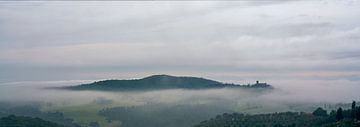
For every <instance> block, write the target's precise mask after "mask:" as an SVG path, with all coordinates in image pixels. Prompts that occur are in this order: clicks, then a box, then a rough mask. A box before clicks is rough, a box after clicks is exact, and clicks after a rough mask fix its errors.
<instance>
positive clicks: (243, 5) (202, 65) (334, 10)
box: [0, 1, 360, 81]
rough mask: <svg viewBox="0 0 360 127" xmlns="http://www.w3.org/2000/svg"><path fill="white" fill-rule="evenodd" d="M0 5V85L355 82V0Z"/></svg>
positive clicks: (358, 36) (358, 30) (359, 30)
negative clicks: (157, 77)
mask: <svg viewBox="0 0 360 127" xmlns="http://www.w3.org/2000/svg"><path fill="white" fill-rule="evenodd" d="M349 2H351V4H349ZM1 3H4V4H1V6H0V65H1V66H0V69H1V70H5V71H1V72H0V79H1V80H3V81H17V80H57V79H58V80H62V79H103V78H124V77H131V76H135V77H141V76H144V75H148V74H154V73H155V74H157V73H170V74H179V75H195V76H196V75H200V76H204V77H211V78H215V79H220V80H221V79H223V80H226V81H234V80H253V79H263V80H269V81H272V80H273V81H275V80H278V79H284V78H286V79H288V78H293V79H297V78H300V79H304V80H305V79H312V80H315V79H323V80H336V79H341V80H342V79H346V80H351V81H356V80H354V79H357V78H358V77H359V73H358V72H359V70H360V66H359V65H360V64H359V62H360V59H359V57H358V56H359V55H358V54H359V53H358V51H359V50H360V49H359V47H360V43H358V42H359V40H360V24H359V22H360V18H359V17H358V16H357V15H358V14H357V13H356V12H359V11H360V9H359V7H360V4H359V2H356V1H342V2H340V1H286V2H283V1H280V2H279V1H269V2H247V1H240V2H238V1H225V2H223V1H206V2H196V1H192V2H185V1H177V2H169V1H162V2H113V1H107V2H81V1H78V2H59V1H58V2H47V1H42V2H5V1H3V2H1Z"/></svg>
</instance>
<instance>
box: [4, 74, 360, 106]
mask: <svg viewBox="0 0 360 127" xmlns="http://www.w3.org/2000/svg"><path fill="white" fill-rule="evenodd" d="M90 82H92V81H81V80H73V81H43V82H13V83H2V84H1V85H0V101H1V102H19V103H20V102H44V103H53V104H55V105H54V106H74V105H82V104H90V103H93V102H94V101H96V100H99V99H100V100H112V103H116V104H117V105H141V104H146V103H167V104H171V103H173V104H207V103H210V104H216V103H217V104H219V105H222V104H223V105H226V104H224V103H222V102H226V103H228V104H231V105H235V106H234V107H241V106H239V105H249V104H254V105H255V106H256V105H257V106H265V107H266V105H269V106H272V105H274V104H276V105H280V106H279V109H281V108H280V107H283V106H286V105H289V104H321V103H348V102H350V101H352V100H357V99H359V98H358V97H360V93H359V92H358V90H359V89H360V86H359V85H357V84H356V83H349V82H345V81H332V82H329V81H327V80H326V81H320V80H311V81H304V80H302V81H294V80H290V81H275V82H276V83H275V84H273V83H272V85H273V86H274V87H275V89H274V90H270V91H258V90H246V89H230V88H224V89H209V90H184V89H171V90H157V91H135V92H123V91H122V92H104V91H72V90H59V89H54V88H52V87H59V86H69V85H78V84H83V83H90ZM219 102H221V103H219ZM281 104H283V105H282V106H281ZM274 107H275V106H274ZM285 110H293V109H285Z"/></svg>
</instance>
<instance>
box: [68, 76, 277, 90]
mask: <svg viewBox="0 0 360 127" xmlns="http://www.w3.org/2000/svg"><path fill="white" fill-rule="evenodd" d="M225 87H231V88H272V87H271V86H270V85H268V84H266V83H259V82H257V83H256V84H253V85H239V84H229V83H221V82H218V81H214V80H210V79H204V78H198V77H176V76H170V75H152V76H149V77H145V78H142V79H133V80H104V81H97V82H93V83H90V84H82V85H77V86H70V87H65V89H71V90H108V91H114V90H159V89H213V88H225Z"/></svg>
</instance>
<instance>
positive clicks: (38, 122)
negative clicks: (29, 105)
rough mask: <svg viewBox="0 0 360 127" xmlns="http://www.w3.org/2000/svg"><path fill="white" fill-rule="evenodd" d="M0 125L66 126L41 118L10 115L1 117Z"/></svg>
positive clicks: (17, 126) (1, 126)
mask: <svg viewBox="0 0 360 127" xmlns="http://www.w3.org/2000/svg"><path fill="white" fill-rule="evenodd" d="M0 127H65V126H63V125H59V124H56V123H52V122H49V121H45V120H43V119H40V118H32V117H26V116H14V115H10V116H7V117H3V118H1V119H0Z"/></svg>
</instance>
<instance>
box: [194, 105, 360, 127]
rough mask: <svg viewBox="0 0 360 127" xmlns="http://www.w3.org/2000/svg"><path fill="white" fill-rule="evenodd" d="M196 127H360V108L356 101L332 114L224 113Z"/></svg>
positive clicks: (316, 111)
mask: <svg viewBox="0 0 360 127" xmlns="http://www.w3.org/2000/svg"><path fill="white" fill-rule="evenodd" d="M194 127H360V106H356V102H355V101H354V102H353V103H352V107H351V109H346V110H344V109H342V108H338V109H337V110H333V111H331V112H330V114H328V113H327V111H326V110H324V109H322V108H317V109H316V110H315V111H314V112H312V113H304V112H300V113H298V112H284V113H272V114H255V115H248V114H247V115H246V114H240V113H232V114H227V113H224V114H222V115H217V116H216V117H215V118H212V119H210V120H206V121H203V122H201V123H199V124H197V125H195V126H194Z"/></svg>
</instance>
